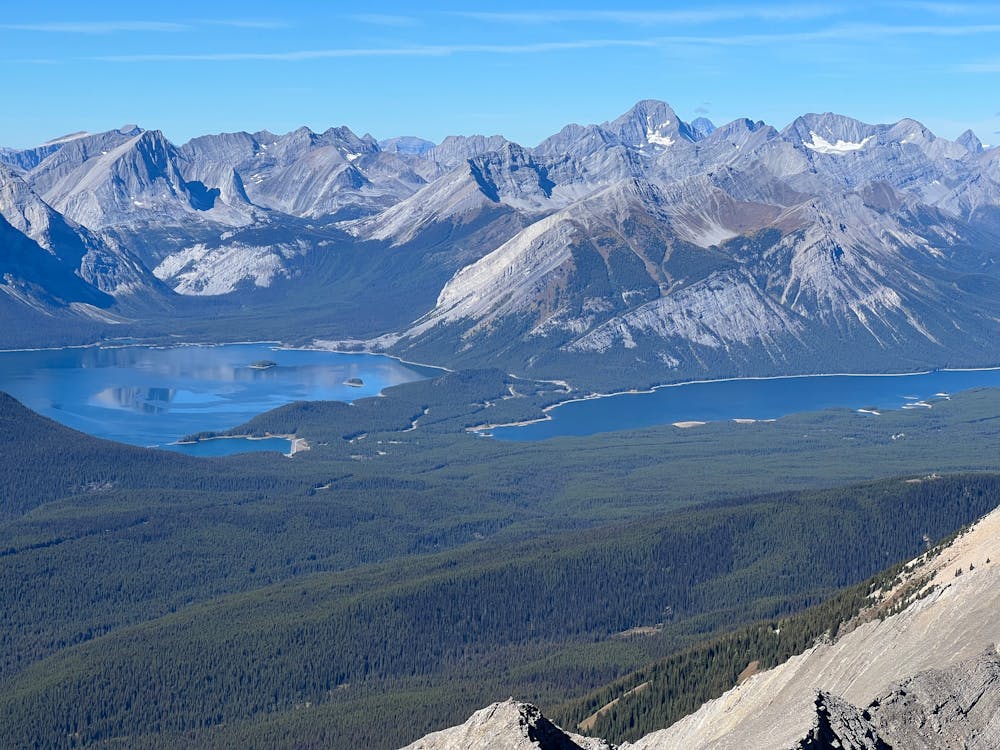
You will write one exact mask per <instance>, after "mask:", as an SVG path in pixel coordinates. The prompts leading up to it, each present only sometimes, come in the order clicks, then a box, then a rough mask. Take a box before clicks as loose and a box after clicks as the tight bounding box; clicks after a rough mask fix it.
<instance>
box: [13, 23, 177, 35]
mask: <svg viewBox="0 0 1000 750" xmlns="http://www.w3.org/2000/svg"><path fill="white" fill-rule="evenodd" d="M0 29H4V30H6V31H35V32H39V33H48V34H117V33H120V32H124V31H156V32H178V31H189V30H190V29H191V26H190V25H188V24H184V23H175V22H172V21H62V22H58V21H55V22H46V23H3V24H0Z"/></svg>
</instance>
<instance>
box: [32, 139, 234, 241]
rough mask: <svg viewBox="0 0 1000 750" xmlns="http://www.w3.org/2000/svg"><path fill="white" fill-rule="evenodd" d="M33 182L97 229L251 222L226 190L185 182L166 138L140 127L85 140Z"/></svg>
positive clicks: (51, 161)
mask: <svg viewBox="0 0 1000 750" xmlns="http://www.w3.org/2000/svg"><path fill="white" fill-rule="evenodd" d="M26 178H27V180H28V181H29V182H30V184H31V185H32V187H33V188H34V190H35V191H36V192H38V193H39V195H41V196H42V197H43V198H44V199H45V201H46V202H47V203H49V204H50V205H51V206H52V207H53V208H55V209H56V210H57V211H59V212H61V213H63V214H65V215H66V216H67V217H69V218H70V219H72V220H74V221H76V222H78V223H80V224H83V225H84V226H86V227H88V228H90V229H95V230H96V229H102V228H104V227H110V226H136V225H144V224H150V223H152V224H157V225H166V226H169V225H177V224H184V223H185V222H190V221H192V220H195V221H201V220H205V221H213V222H220V223H223V224H233V223H235V224H238V223H241V222H242V221H243V215H242V214H241V212H240V211H239V210H238V209H235V210H234V209H231V207H229V206H226V205H224V204H223V203H222V201H220V200H218V199H219V197H220V194H221V191H220V189H219V188H214V187H209V186H206V185H205V184H204V183H202V182H200V181H197V180H192V181H189V180H187V179H185V177H184V175H183V174H182V173H181V169H180V154H179V152H178V151H177V149H176V148H175V147H174V146H173V145H172V144H171V143H170V142H169V141H167V139H166V138H165V137H164V136H163V134H162V133H160V132H159V131H150V130H140V129H139V128H132V129H129V130H115V131H110V132H108V133H101V134H98V135H93V136H84V137H82V138H77V139H75V140H72V141H70V142H68V143H66V144H65V145H64V146H63V147H62V148H60V149H59V150H58V151H56V152H54V153H53V154H51V155H50V156H48V157H47V158H46V159H44V160H42V161H41V162H40V163H39V164H38V165H37V166H36V167H34V168H33V169H32V170H31V171H30V172H29V173H28V174H27V175H26ZM226 187H227V192H228V194H229V195H230V197H232V196H233V194H234V192H233V190H232V188H231V186H226Z"/></svg>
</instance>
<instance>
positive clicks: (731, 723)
mask: <svg viewBox="0 0 1000 750" xmlns="http://www.w3.org/2000/svg"><path fill="white" fill-rule="evenodd" d="M928 481H932V480H928ZM998 560H1000V509H998V510H996V511H993V512H992V513H991V514H989V515H988V516H986V517H985V518H983V519H982V520H981V521H979V522H978V523H977V524H975V525H974V526H973V527H971V529H969V530H968V531H966V532H965V533H964V534H962V535H960V536H959V537H958V538H957V539H956V540H955V541H954V542H952V543H951V544H950V545H948V546H947V547H945V548H943V549H942V550H940V551H932V552H930V553H927V554H925V555H923V556H921V557H920V558H917V559H916V560H913V561H912V562H911V563H909V564H908V565H907V566H906V567H905V570H904V573H903V574H902V575H901V576H900V577H899V578H898V579H897V580H896V581H895V583H894V584H893V585H892V586H890V587H888V588H887V589H886V590H883V591H879V592H876V594H875V595H874V596H873V597H872V600H871V604H870V605H869V606H868V607H867V608H866V609H864V610H862V612H861V613H860V614H859V615H858V616H857V617H856V618H855V619H854V620H853V621H852V622H851V623H850V624H849V627H847V628H846V631H847V632H846V633H844V634H842V635H839V636H838V637H837V638H836V639H835V640H833V641H830V640H825V641H822V642H819V643H817V644H815V645H814V646H813V647H812V648H810V649H809V650H807V651H805V652H804V653H802V654H799V655H797V656H794V657H792V658H791V659H789V660H788V661H786V662H785V663H783V664H781V665H779V666H777V667H775V668H773V669H770V670H767V671H764V672H760V673H757V674H755V675H753V676H751V677H749V678H748V679H746V680H745V681H743V682H741V683H740V684H739V685H737V686H736V687H734V688H732V689H731V690H729V691H728V692H726V693H725V694H723V695H722V696H720V697H719V698H716V699H714V700H711V701H709V702H707V703H705V704H704V705H703V706H702V707H701V708H700V709H698V711H696V712H695V713H693V714H691V715H689V716H687V717H686V718H684V719H681V720H680V721H678V722H677V723H675V724H674V725H672V726H670V727H668V728H665V729H663V730H660V731H656V732H653V733H652V734H649V735H646V736H645V737H643V738H641V739H639V740H637V741H635V742H632V743H625V744H623V745H621V746H620V747H619V748H618V750H737V749H738V750H755V749H756V750H832V749H833V748H852V749H854V750H891V749H892V748H907V750H923V749H925V748H926V749H927V750H930V749H931V748H965V749H966V750H972V749H976V750H986V748H995V747H998V746H1000V654H998V653H997V648H998V646H1000V624H998V622H997V620H996V612H998V611H1000V565H998V563H997V561H998ZM501 706H502V707H505V708H504V709H503V710H506V711H509V712H514V711H515V707H516V710H517V711H518V712H520V713H522V714H525V715H532V716H534V715H535V713H534V711H535V709H534V708H533V707H525V706H524V704H516V703H512V702H508V703H506V704H497V705H496V706H493V707H491V708H490V709H487V713H484V712H478V713H477V714H476V717H479V718H478V719H477V721H472V720H470V723H468V724H466V725H463V727H460V728H456V729H452V730H444V731H442V732H438V733H435V734H432V735H429V736H428V737H427V738H425V739H424V740H420V741H418V742H416V743H414V744H412V745H410V746H409V748H407V750H416V748H427V749H428V750H430V749H431V748H447V749H448V750H465V749H466V748H478V747H487V746H492V747H507V746H508V745H503V744H502V743H504V742H509V741H513V740H512V738H514V737H517V736H519V735H517V733H516V731H512V730H511V726H513V725H510V726H509V725H508V723H505V722H490V721H486V720H484V717H486V716H492V715H493V714H492V713H489V712H491V711H492V712H493V713H496V712H500V711H501V708H500V707H501ZM535 721H536V722H538V721H540V720H537V719H536V720H535ZM477 722H478V723H477ZM472 726H475V727H478V729H477V733H471V731H470V729H469V728H470V727H472ZM489 733H493V737H492V740H493V742H495V743H501V744H494V745H489V744H488V743H489V738H488V737H485V735H486V734H489ZM471 738H474V740H473V739H471ZM573 741H574V742H576V743H577V744H576V745H575V746H577V747H601V745H599V744H598V745H587V744H586V742H600V740H595V739H592V738H591V739H584V738H574V739H573ZM422 742H423V743H427V744H421V743H422ZM433 742H438V743H441V744H433ZM445 742H447V743H449V744H443V743H445ZM475 742H478V743H480V744H474V743H475ZM482 743H486V744H482ZM522 746H523V747H532V748H535V747H538V748H541V747H548V745H543V744H539V743H538V742H537V741H536V744H534V745H530V744H529V745H509V747H522ZM568 747H574V745H569V746H568Z"/></svg>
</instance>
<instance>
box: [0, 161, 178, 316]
mask: <svg viewBox="0 0 1000 750" xmlns="http://www.w3.org/2000/svg"><path fill="white" fill-rule="evenodd" d="M0 216H2V218H3V220H4V223H5V226H6V227H7V232H6V234H7V237H8V239H7V240H6V250H7V253H8V258H9V262H10V263H16V264H17V265H18V267H19V268H20V269H21V271H20V273H21V278H22V280H25V281H26V280H29V279H30V280H31V282H32V283H33V284H35V285H37V286H38V287H39V288H40V289H44V290H45V292H46V293H47V294H52V295H54V297H55V298H58V299H77V300H78V301H86V302H89V303H100V304H101V305H103V306H107V305H108V304H109V303H110V302H111V298H110V297H108V296H107V294H110V295H115V296H119V297H122V296H130V295H135V294H138V293H140V292H147V291H149V290H150V289H151V288H157V287H158V286H159V284H158V282H157V281H156V279H154V278H153V277H152V276H151V275H150V273H149V271H148V270H146V268H145V267H144V266H143V265H142V264H141V263H140V262H139V261H138V259H137V258H135V256H133V255H132V254H131V253H129V252H128V251H127V250H123V249H121V248H119V247H117V246H115V245H113V244H110V243H108V242H106V241H104V240H102V239H101V238H99V237H98V236H96V235H95V234H93V233H92V232H90V231H89V230H87V229H86V228H85V227H82V226H80V225H78V224H76V223H75V222H73V221H71V220H69V219H67V218H65V217H64V216H62V215H61V214H60V213H59V212H57V211H55V210H54V209H53V208H52V207H51V206H49V205H48V204H47V203H45V201H43V200H42V199H41V198H40V197H39V196H38V195H37V194H36V193H35V192H34V190H32V189H31V187H30V186H29V185H28V184H27V183H26V182H25V181H24V180H23V179H22V178H21V177H20V176H19V175H17V174H15V173H14V172H13V171H11V170H10V168H8V167H5V166H2V165H0ZM14 233H17V234H19V235H22V238H15V237H14ZM45 256H48V257H45ZM47 274H52V278H48V277H47ZM15 278H17V275H15V276H12V278H11V283H13V279H15ZM81 281H82V282H84V283H83V284H80V283H79V282H81ZM88 287H92V288H88ZM103 293H106V294H103Z"/></svg>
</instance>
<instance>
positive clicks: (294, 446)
mask: <svg viewBox="0 0 1000 750" xmlns="http://www.w3.org/2000/svg"><path fill="white" fill-rule="evenodd" d="M209 440H287V441H288V442H289V443H290V449H289V451H288V453H283V454H282V455H284V456H288V457H289V458H292V457H293V456H294V455H295V454H296V453H301V452H303V451H307V450H310V449H311V446H310V445H309V442H308V441H307V440H306V439H305V438H300V437H297V436H296V435H272V434H270V433H267V434H265V435H212V436H211V437H204V438H198V439H197V440H175V441H174V442H172V443H167V445H198V444H199V443H207V442H208V441H209ZM168 450H169V449H168ZM225 455H231V456H232V455H239V454H237V453H229V454H225ZM221 457H222V456H212V458H221Z"/></svg>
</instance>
